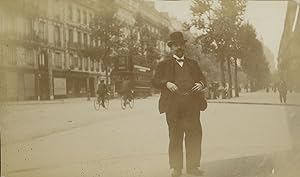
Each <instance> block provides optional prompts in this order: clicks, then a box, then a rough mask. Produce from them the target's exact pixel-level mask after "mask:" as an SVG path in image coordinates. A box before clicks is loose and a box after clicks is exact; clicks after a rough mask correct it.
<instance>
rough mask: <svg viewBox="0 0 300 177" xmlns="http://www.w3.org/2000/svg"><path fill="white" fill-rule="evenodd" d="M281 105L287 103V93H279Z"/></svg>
mask: <svg viewBox="0 0 300 177" xmlns="http://www.w3.org/2000/svg"><path fill="white" fill-rule="evenodd" d="M279 98H280V103H282V102H284V103H286V93H282V92H279Z"/></svg>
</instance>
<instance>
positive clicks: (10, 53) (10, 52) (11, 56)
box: [6, 47, 17, 65]
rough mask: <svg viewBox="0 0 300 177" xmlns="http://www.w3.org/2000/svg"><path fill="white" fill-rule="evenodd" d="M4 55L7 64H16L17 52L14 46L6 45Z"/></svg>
mask: <svg viewBox="0 0 300 177" xmlns="http://www.w3.org/2000/svg"><path fill="white" fill-rule="evenodd" d="M6 49H7V51H6V57H7V59H8V64H9V65H16V64H17V56H16V54H17V52H16V49H15V48H12V47H6Z"/></svg>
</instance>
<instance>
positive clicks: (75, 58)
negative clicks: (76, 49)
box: [73, 57, 79, 68]
mask: <svg viewBox="0 0 300 177" xmlns="http://www.w3.org/2000/svg"><path fill="white" fill-rule="evenodd" d="M73 61H74V63H73V64H74V67H76V68H78V63H79V62H78V57H73Z"/></svg>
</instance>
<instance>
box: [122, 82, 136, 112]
mask: <svg viewBox="0 0 300 177" xmlns="http://www.w3.org/2000/svg"><path fill="white" fill-rule="evenodd" d="M121 94H122V95H123V97H124V103H123V104H124V106H126V103H127V100H129V101H131V99H132V98H133V90H132V83H131V81H130V80H129V79H128V78H125V79H124V80H123V82H122V86H121Z"/></svg>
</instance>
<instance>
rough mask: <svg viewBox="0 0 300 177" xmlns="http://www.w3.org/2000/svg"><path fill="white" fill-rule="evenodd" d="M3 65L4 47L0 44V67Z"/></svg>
mask: <svg viewBox="0 0 300 177" xmlns="http://www.w3.org/2000/svg"><path fill="white" fill-rule="evenodd" d="M2 64H4V46H3V45H1V44H0V65H2Z"/></svg>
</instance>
